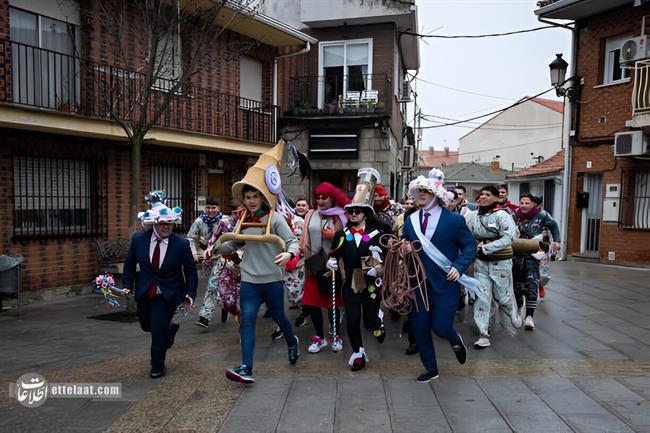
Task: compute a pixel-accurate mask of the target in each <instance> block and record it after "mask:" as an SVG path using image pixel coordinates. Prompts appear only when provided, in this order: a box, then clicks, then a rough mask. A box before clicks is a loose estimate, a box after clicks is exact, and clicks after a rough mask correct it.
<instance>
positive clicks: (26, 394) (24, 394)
mask: <svg viewBox="0 0 650 433" xmlns="http://www.w3.org/2000/svg"><path fill="white" fill-rule="evenodd" d="M48 390H49V385H48V383H47V380H45V378H44V377H43V376H41V375H40V374H36V373H27V374H23V375H22V376H20V377H19V378H18V380H17V381H16V388H15V392H14V395H15V396H16V400H18V403H20V404H22V405H23V406H25V407H30V408H31V407H39V406H40V405H42V404H43V403H45V400H47V394H48Z"/></svg>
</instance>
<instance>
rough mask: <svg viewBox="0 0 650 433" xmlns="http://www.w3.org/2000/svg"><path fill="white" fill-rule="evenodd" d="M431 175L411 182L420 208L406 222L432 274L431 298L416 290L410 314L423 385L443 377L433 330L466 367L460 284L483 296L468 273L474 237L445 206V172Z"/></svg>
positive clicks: (406, 234) (410, 237)
mask: <svg viewBox="0 0 650 433" xmlns="http://www.w3.org/2000/svg"><path fill="white" fill-rule="evenodd" d="M429 175H430V176H431V177H429V178H425V177H424V176H418V177H417V178H415V179H414V180H413V181H411V183H410V184H409V195H411V196H413V197H415V198H416V200H417V205H418V207H419V210H418V211H417V212H414V213H412V214H411V215H410V216H409V217H408V218H406V221H405V223H404V231H403V235H402V237H403V238H404V239H406V240H408V241H411V242H414V241H419V243H420V245H421V249H420V250H419V254H420V259H421V260H422V264H423V265H424V270H425V273H426V291H425V296H423V295H421V294H420V292H419V291H416V294H415V298H416V302H417V305H416V308H412V309H411V312H410V314H409V322H410V323H411V326H412V327H413V331H414V332H415V341H416V343H417V346H418V349H419V350H420V360H421V361H422V364H423V366H424V368H425V369H426V372H425V373H423V374H421V375H420V376H419V377H418V378H417V382H420V383H425V382H429V381H430V380H432V379H435V378H437V377H438V364H437V361H436V353H435V349H434V346H433V339H432V337H431V331H433V332H435V333H436V334H437V335H438V336H440V337H442V338H444V339H446V340H447V341H449V344H450V345H451V347H452V349H453V351H454V354H455V355H456V359H457V360H458V362H460V363H461V364H464V363H465V361H466V359H467V348H466V347H465V344H464V343H463V339H462V338H461V336H460V334H459V333H458V332H457V331H456V329H455V327H454V316H455V314H456V307H457V306H458V298H459V297H460V284H463V285H464V286H466V287H467V288H468V291H469V292H470V294H471V295H472V296H476V294H477V293H478V282H477V281H476V280H474V279H473V278H469V277H467V276H466V275H463V273H464V272H465V270H466V269H467V267H468V266H469V265H470V263H471V262H472V260H474V256H475V255H476V242H475V240H474V236H472V233H471V232H470V231H469V229H468V228H467V224H466V223H465V219H464V218H463V217H462V216H460V215H458V214H455V213H453V212H451V211H449V210H447V209H446V208H445V202H449V201H450V199H451V197H450V194H449V192H448V191H446V190H445V188H444V187H443V183H444V173H443V172H442V171H440V170H437V169H434V170H432V171H431V172H429ZM423 298H424V299H423Z"/></svg>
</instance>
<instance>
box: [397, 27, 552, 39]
mask: <svg viewBox="0 0 650 433" xmlns="http://www.w3.org/2000/svg"><path fill="white" fill-rule="evenodd" d="M555 28H557V27H556V26H543V27H535V28H532V29H525V30H515V31H512V32H506V33H490V34H485V35H423V34H420V33H415V32H409V31H405V32H402V34H405V35H410V36H417V37H419V38H436V39H479V38H493V37H499V36H510V35H516V34H519V33H530V32H536V31H539V30H546V29H555Z"/></svg>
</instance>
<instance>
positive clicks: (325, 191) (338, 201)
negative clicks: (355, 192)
mask: <svg viewBox="0 0 650 433" xmlns="http://www.w3.org/2000/svg"><path fill="white" fill-rule="evenodd" d="M319 195H322V196H323V197H332V200H333V201H334V206H338V207H345V205H346V204H349V203H350V199H349V198H347V196H346V195H345V193H344V192H343V191H341V190H340V189H339V188H337V187H335V186H334V185H332V184H331V183H329V182H323V183H321V184H320V185H318V186H317V187H316V189H315V190H314V203H316V197H318V196H319Z"/></svg>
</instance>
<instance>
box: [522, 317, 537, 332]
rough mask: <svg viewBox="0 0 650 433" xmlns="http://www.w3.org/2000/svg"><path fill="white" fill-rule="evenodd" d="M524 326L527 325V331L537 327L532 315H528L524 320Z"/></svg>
mask: <svg viewBox="0 0 650 433" xmlns="http://www.w3.org/2000/svg"><path fill="white" fill-rule="evenodd" d="M524 326H525V327H526V331H532V330H533V329H535V322H533V317H532V316H526V320H525V321H524Z"/></svg>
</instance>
